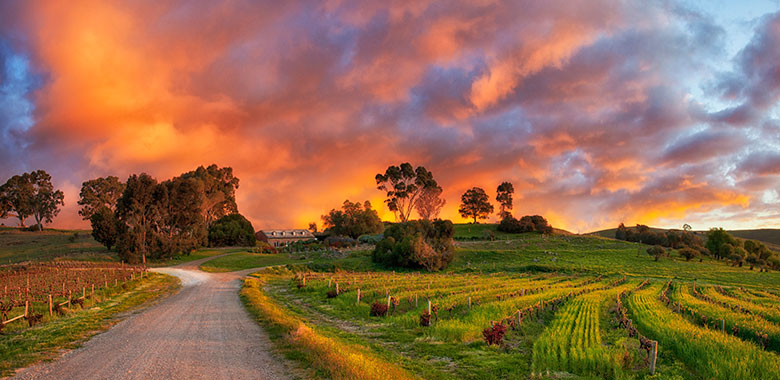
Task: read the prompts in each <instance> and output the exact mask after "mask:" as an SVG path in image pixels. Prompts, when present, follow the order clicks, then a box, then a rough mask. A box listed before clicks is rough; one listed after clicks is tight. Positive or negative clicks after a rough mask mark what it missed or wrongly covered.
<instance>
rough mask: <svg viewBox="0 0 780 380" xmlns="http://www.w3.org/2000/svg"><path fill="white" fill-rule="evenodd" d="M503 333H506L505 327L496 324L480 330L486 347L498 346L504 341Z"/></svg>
mask: <svg viewBox="0 0 780 380" xmlns="http://www.w3.org/2000/svg"><path fill="white" fill-rule="evenodd" d="M504 333H506V326H504V325H503V324H501V323H496V324H494V325H493V327H492V328H487V329H484V330H482V336H484V337H485V342H487V344H488V345H493V344H495V345H497V346H500V345H501V342H503V340H504Z"/></svg>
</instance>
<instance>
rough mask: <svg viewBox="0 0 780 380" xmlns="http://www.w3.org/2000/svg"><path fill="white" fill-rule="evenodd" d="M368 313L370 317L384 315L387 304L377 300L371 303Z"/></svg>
mask: <svg viewBox="0 0 780 380" xmlns="http://www.w3.org/2000/svg"><path fill="white" fill-rule="evenodd" d="M370 315H371V316H372V317H384V316H385V315H387V304H385V303H384V302H379V301H377V302H374V303H372V304H371V313H370Z"/></svg>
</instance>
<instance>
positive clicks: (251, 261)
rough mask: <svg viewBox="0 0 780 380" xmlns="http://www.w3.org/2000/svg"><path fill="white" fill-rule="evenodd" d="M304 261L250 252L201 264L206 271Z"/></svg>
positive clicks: (234, 269)
mask: <svg viewBox="0 0 780 380" xmlns="http://www.w3.org/2000/svg"><path fill="white" fill-rule="evenodd" d="M302 262H304V261H302V260H294V259H291V258H289V257H287V255H285V254H279V253H278V254H273V255H268V254H258V253H249V252H240V253H234V254H232V255H228V256H224V257H220V258H217V259H214V260H209V261H207V262H205V263H203V264H201V265H200V267H199V268H200V270H202V271H204V272H211V273H214V272H234V271H237V270H244V269H251V268H259V267H267V266H272V265H286V264H299V263H302Z"/></svg>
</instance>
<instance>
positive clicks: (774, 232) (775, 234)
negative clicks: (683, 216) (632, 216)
mask: <svg viewBox="0 0 780 380" xmlns="http://www.w3.org/2000/svg"><path fill="white" fill-rule="evenodd" d="M627 227H632V226H627ZM650 230H651V231H661V232H663V231H668V229H663V228H655V227H650ZM615 231H617V228H610V229H607V230H600V231H594V232H590V233H588V234H586V235H596V236H601V237H606V238H612V239H614V238H615ZM694 232H695V233H697V234H705V233H706V232H707V231H694ZM728 233H730V234H732V235H734V236H735V237H738V238H740V239H747V240H756V241H760V242H762V243H764V244H765V245H766V246H767V247H768V248H770V249H772V250H774V251H777V252H780V229H778V228H761V229H755V230H732V231H728Z"/></svg>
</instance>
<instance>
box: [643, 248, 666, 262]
mask: <svg viewBox="0 0 780 380" xmlns="http://www.w3.org/2000/svg"><path fill="white" fill-rule="evenodd" d="M647 254H648V255H650V256H654V257H655V261H658V259H659V258H661V256H664V255H666V250H665V249H664V247H661V246H660V245H654V246H652V247H650V248H648V249H647Z"/></svg>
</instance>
